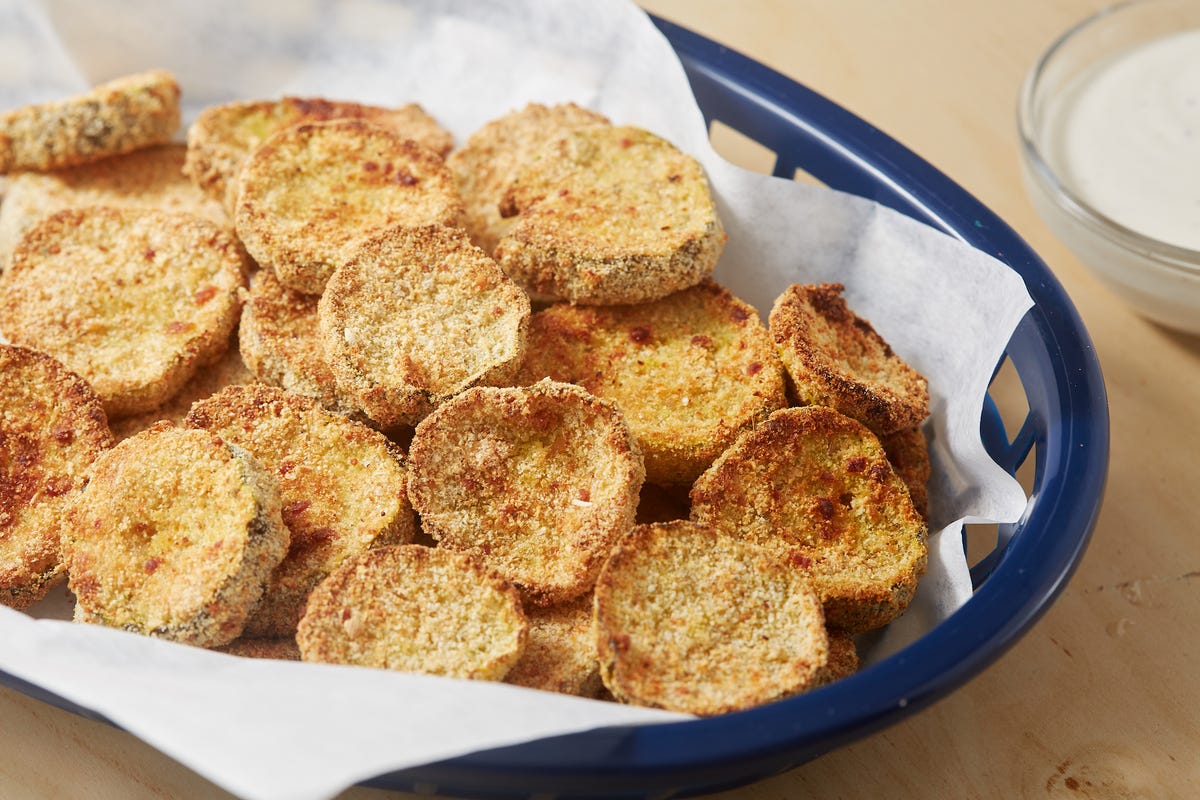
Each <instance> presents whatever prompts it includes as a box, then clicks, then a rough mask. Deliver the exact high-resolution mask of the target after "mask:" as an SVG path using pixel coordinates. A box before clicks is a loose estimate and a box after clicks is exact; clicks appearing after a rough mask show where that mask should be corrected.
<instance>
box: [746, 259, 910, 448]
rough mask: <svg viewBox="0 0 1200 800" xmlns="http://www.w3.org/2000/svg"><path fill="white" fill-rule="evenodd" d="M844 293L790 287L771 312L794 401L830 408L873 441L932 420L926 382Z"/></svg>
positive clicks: (834, 288)
mask: <svg viewBox="0 0 1200 800" xmlns="http://www.w3.org/2000/svg"><path fill="white" fill-rule="evenodd" d="M843 289H844V287H843V286H842V285H841V284H840V283H821V284H816V285H801V284H798V283H797V284H792V285H791V286H789V287H788V288H787V289H785V290H784V292H783V294H781V295H780V296H779V297H778V298H776V300H775V306H774V308H772V309H771V316H770V329H771V335H772V336H773V337H774V339H775V343H776V345H777V346H778V347H779V356H780V358H781V359H782V360H783V365H784V367H786V368H787V371H788V375H789V376H790V377H791V380H792V386H793V388H794V390H795V393H796V397H797V399H798V400H799V401H800V402H801V403H802V404H804V405H817V406H829V407H830V408H834V409H836V410H838V411H840V412H841V413H843V414H845V415H846V416H848V417H853V418H854V419H856V420H858V421H859V422H861V423H863V424H864V425H866V426H867V427H868V428H870V429H871V430H872V431H874V432H875V434H876V435H877V436H884V435H886V434H889V433H894V432H895V431H898V430H900V429H902V428H911V427H913V426H915V425H919V424H921V420H923V419H925V417H927V416H929V389H928V386H927V384H926V382H925V379H924V378H923V377H921V375H919V374H918V373H917V372H916V370H914V369H913V368H912V367H910V366H909V365H908V364H906V363H905V362H904V360H903V359H902V358H900V357H899V356H897V355H896V354H895V353H893V352H892V348H891V347H889V346H888V344H887V342H885V341H884V340H883V338H882V337H881V336H880V335H879V334H878V333H876V332H875V329H874V328H872V327H871V325H870V323H868V322H867V321H865V320H863V319H860V318H859V317H858V316H857V315H856V314H855V313H854V312H853V311H851V310H850V309H849V308H847V307H846V301H845V300H844V299H843V298H842V291H843Z"/></svg>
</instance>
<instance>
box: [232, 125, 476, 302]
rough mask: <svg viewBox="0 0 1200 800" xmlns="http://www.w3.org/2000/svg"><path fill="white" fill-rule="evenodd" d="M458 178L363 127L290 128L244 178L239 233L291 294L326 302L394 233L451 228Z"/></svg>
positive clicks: (380, 131)
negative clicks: (374, 245) (380, 238)
mask: <svg viewBox="0 0 1200 800" xmlns="http://www.w3.org/2000/svg"><path fill="white" fill-rule="evenodd" d="M462 211H463V204H462V199H461V198H460V197H459V196H458V186H457V185H456V184H455V182H454V175H452V174H451V172H450V170H449V168H448V167H447V166H446V164H445V162H443V161H442V159H441V157H440V156H438V155H437V154H436V153H434V152H433V151H431V150H427V149H425V148H424V147H422V146H421V145H419V144H417V143H416V142H414V141H412V140H411V139H402V138H400V137H399V136H398V135H397V134H395V133H393V132H392V131H390V130H388V129H386V128H380V127H377V126H375V125H371V124H369V123H367V122H364V121H362V120H358V119H342V120H333V121H330V122H318V123H310V124H305V125H298V126H295V127H292V128H286V129H284V130H282V131H280V132H279V133H276V134H275V135H273V136H271V137H270V138H269V139H267V140H266V141H265V142H263V143H262V144H261V145H259V146H258V148H256V149H255V150H254V151H253V152H251V153H250V155H249V156H247V157H246V160H245V162H244V163H243V164H242V170H241V172H240V173H239V174H238V183H237V207H236V209H235V211H234V215H233V221H234V227H235V228H237V233H238V236H240V237H241V239H242V242H243V243H244V244H245V245H246V250H247V251H248V252H249V253H250V255H251V256H253V257H254V260H255V261H257V262H258V263H259V265H260V266H263V267H266V268H269V269H271V270H274V272H275V275H276V276H277V277H278V278H279V282H280V283H282V284H283V285H284V286H287V287H288V288H289V289H294V290H296V291H299V292H307V293H309V294H320V293H321V292H322V291H324V289H325V284H326V282H327V281H328V280H329V276H330V275H332V274H333V271H334V270H335V269H337V268H338V267H339V266H341V265H342V264H344V263H345V262H346V261H348V260H349V259H350V257H351V256H352V255H353V254H354V252H355V251H356V250H357V249H358V248H359V246H360V245H362V243H363V242H364V241H366V240H368V239H370V238H371V237H373V236H375V235H377V234H379V233H380V232H381V231H383V230H385V229H387V228H391V227H393V226H396V225H404V226H407V227H416V226H421V225H441V224H444V225H454V224H457V222H458V219H459V217H460V216H461V215H462Z"/></svg>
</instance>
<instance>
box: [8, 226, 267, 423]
mask: <svg viewBox="0 0 1200 800" xmlns="http://www.w3.org/2000/svg"><path fill="white" fill-rule="evenodd" d="M244 259H245V255H244V253H243V251H242V248H241V246H240V245H239V244H238V242H237V240H236V239H235V238H234V237H233V235H232V234H231V233H230V232H228V231H226V230H224V229H222V228H219V227H218V226H216V225H214V224H213V223H211V222H209V221H208V220H205V219H201V218H199V217H196V216H193V215H190V214H172V213H166V212H162V211H151V210H146V209H115V208H105V207H102V206H93V207H89V208H81V209H66V210H63V211H59V212H56V213H55V214H52V215H51V216H49V217H47V218H46V219H44V220H42V221H41V222H39V223H38V224H37V225H35V226H34V227H33V228H32V229H30V230H29V231H28V232H27V233H26V235H25V237H24V238H22V239H21V241H20V243H18V245H17V247H16V249H15V250H14V251H13V257H12V262H11V264H10V266H9V269H8V271H7V272H5V273H4V276H3V280H2V281H0V326H3V334H4V335H5V336H7V337H8V338H9V339H10V340H11V341H12V342H14V343H16V344H21V345H25V346H27V347H31V348H33V349H35V350H41V351H43V352H46V353H48V354H50V355H52V356H54V357H55V358H57V359H58V360H60V361H62V362H63V363H64V364H65V365H66V366H67V367H68V368H69V369H71V370H72V371H74V372H76V373H78V374H79V375H80V376H81V377H82V378H84V380H86V381H88V383H90V384H91V385H92V387H93V388H94V389H95V390H96V393H97V394H98V395H100V398H101V399H102V400H103V401H104V410H105V412H106V413H107V414H108V416H109V417H110V418H112V419H115V418H117V417H121V416H124V415H128V414H134V413H137V412H140V411H147V410H149V409H152V408H155V407H157V406H159V405H161V404H162V403H164V402H166V401H167V400H168V399H169V398H171V397H172V396H173V395H175V394H176V393H177V392H178V391H179V390H180V388H181V387H182V386H183V385H184V384H185V383H187V381H188V379H189V378H191V377H192V375H193V374H194V373H195V372H196V370H197V369H198V368H199V367H200V366H201V365H203V364H208V363H211V362H212V361H214V360H216V359H217V358H219V357H220V356H221V354H222V353H223V352H224V351H225V349H226V348H227V347H228V346H229V341H230V338H231V336H230V335H231V333H232V331H233V326H234V325H236V324H237V316H238V310H239V308H240V306H241V301H240V300H239V298H238V290H239V289H240V288H242V287H243V286H245V281H246V277H245V269H246V265H245V260H244Z"/></svg>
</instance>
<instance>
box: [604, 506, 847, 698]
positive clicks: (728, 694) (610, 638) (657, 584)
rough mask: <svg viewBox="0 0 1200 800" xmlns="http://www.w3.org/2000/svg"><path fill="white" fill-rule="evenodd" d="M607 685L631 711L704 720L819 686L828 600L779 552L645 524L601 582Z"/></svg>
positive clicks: (672, 525)
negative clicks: (684, 714)
mask: <svg viewBox="0 0 1200 800" xmlns="http://www.w3.org/2000/svg"><path fill="white" fill-rule="evenodd" d="M595 626H596V627H595V636H596V649H597V651H598V653H599V659H600V675H601V677H602V678H603V679H604V685H605V686H607V687H608V688H609V690H610V691H611V692H612V693H613V695H614V696H615V697H616V698H617V699H618V700H621V701H623V702H626V703H635V704H637V705H644V706H653V707H656V708H665V709H668V710H671V711H682V712H687V713H691V714H699V715H701V716H712V715H715V714H724V713H727V712H730V711H740V710H742V709H746V708H751V707H753V706H757V705H761V704H763V703H768V702H770V701H772V700H777V699H780V698H783V697H788V696H790V695H794V694H798V693H799V692H803V691H805V690H807V689H809V688H811V687H813V686H815V685H816V682H817V680H818V679H819V677H820V674H821V671H822V670H823V669H824V668H825V665H826V663H827V662H828V659H829V641H828V635H827V633H826V630H825V619H824V616H823V615H822V613H821V601H820V600H819V599H818V598H817V595H816V593H815V592H814V591H813V589H812V587H811V586H810V584H809V582H808V581H807V580H806V579H805V577H804V576H803V575H802V574H800V573H799V572H797V571H796V570H795V569H794V568H793V567H791V565H790V564H788V563H787V561H786V560H784V559H782V558H780V557H779V556H778V555H777V554H776V553H773V552H771V551H769V550H766V549H763V548H759V547H755V546H754V545H752V544H750V543H748V542H745V541H740V540H738V539H735V538H733V537H731V536H725V535H722V534H720V533H718V532H717V531H715V530H713V529H711V528H708V527H706V526H703V525H697V524H695V523H692V522H686V521H678V522H667V523H660V524H654V525H639V526H638V527H636V528H634V529H633V530H632V531H631V532H630V533H629V535H628V536H626V537H625V538H623V539H622V540H621V542H620V543H619V544H618V545H617V547H616V548H615V549H614V550H613V554H612V558H610V559H609V560H608V563H607V564H605V566H604V570H603V571H602V572H601V573H600V579H599V580H598V581H597V582H596V600H595Z"/></svg>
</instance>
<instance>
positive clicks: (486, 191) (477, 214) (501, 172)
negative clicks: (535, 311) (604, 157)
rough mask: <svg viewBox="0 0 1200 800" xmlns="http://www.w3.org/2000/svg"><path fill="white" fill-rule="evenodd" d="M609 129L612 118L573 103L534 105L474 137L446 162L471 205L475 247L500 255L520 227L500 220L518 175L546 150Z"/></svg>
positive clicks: (467, 221)
mask: <svg viewBox="0 0 1200 800" xmlns="http://www.w3.org/2000/svg"><path fill="white" fill-rule="evenodd" d="M607 124H608V118H607V117H605V116H603V115H601V114H597V113H596V112H594V111H589V110H588V109H586V108H583V107H581V106H577V105H575V104H574V103H562V104H559V105H555V106H544V105H542V104H541V103H530V104H529V105H527V106H525V107H524V108H522V109H519V110H515V111H510V112H509V113H507V114H505V115H504V116H502V117H500V118H499V119H494V120H492V121H491V122H489V123H487V124H486V125H484V126H483V127H482V128H480V129H479V130H477V131H475V132H474V133H472V134H471V138H469V139H467V143H466V144H465V145H463V146H462V147H461V148H460V149H458V150H456V151H454V152H453V153H451V154H450V155H449V157H448V158H447V159H446V165H447V166H448V167H450V169H451V170H452V171H453V172H454V177H455V178H456V179H457V180H458V189H459V192H460V193H461V194H462V198H463V202H464V203H465V204H466V214H465V216H464V217H463V227H465V228H466V229H467V233H469V234H470V235H471V241H472V242H474V243H475V244H477V245H478V246H479V247H480V248H482V249H483V251H484V252H486V253H489V254H490V253H493V252H495V250H496V245H497V244H499V243H500V239H501V238H503V237H504V235H505V234H507V233H508V231H509V229H510V228H512V226H513V223H514V222H515V220H514V219H512V218H509V219H505V218H503V217H501V216H500V200H501V198H502V197H503V196H504V191H505V189H507V188H508V185H509V184H510V183H512V180H513V177H514V175H515V173H516V172H517V170H519V169H520V168H521V167H522V166H524V165H525V163H526V162H528V161H529V160H530V159H531V158H532V157H533V156H534V155H535V154H536V153H537V151H538V150H539V149H541V147H542V146H543V145H544V144H546V143H547V142H549V141H551V140H553V139H555V138H557V137H558V136H561V135H562V134H563V133H565V132H566V131H569V130H572V129H574V128H580V127H583V126H585V125H607Z"/></svg>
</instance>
